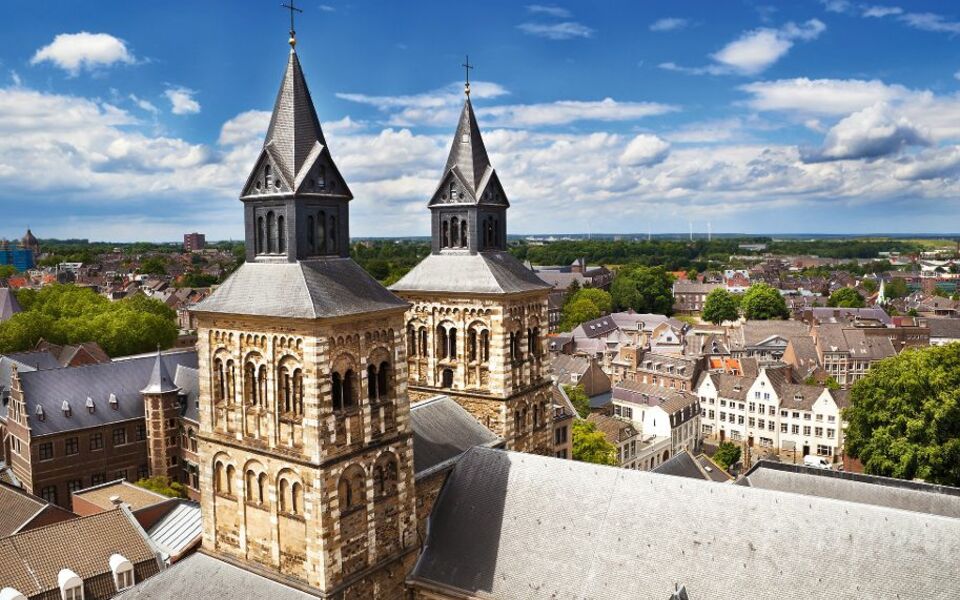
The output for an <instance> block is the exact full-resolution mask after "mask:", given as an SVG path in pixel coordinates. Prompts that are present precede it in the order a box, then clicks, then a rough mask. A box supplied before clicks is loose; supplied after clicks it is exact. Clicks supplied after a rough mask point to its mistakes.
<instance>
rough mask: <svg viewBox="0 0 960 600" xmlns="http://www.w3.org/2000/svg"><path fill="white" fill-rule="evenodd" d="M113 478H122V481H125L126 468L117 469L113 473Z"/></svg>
mask: <svg viewBox="0 0 960 600" xmlns="http://www.w3.org/2000/svg"><path fill="white" fill-rule="evenodd" d="M113 478H114V480H117V479H123V480H124V481H126V479H127V470H126V469H121V470H119V471H117V472H116V473H114V474H113Z"/></svg>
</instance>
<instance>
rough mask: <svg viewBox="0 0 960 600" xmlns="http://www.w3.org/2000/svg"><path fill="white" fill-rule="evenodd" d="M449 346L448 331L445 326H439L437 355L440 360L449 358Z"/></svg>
mask: <svg viewBox="0 0 960 600" xmlns="http://www.w3.org/2000/svg"><path fill="white" fill-rule="evenodd" d="M449 349H450V348H449V346H448V345H447V330H446V329H445V328H444V326H443V325H438V326H437V355H438V357H439V358H441V359H443V358H447V356H448V354H447V352H448V351H449Z"/></svg>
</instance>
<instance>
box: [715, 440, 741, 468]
mask: <svg viewBox="0 0 960 600" xmlns="http://www.w3.org/2000/svg"><path fill="white" fill-rule="evenodd" d="M739 460H740V446H738V445H736V444H734V443H733V442H720V445H719V446H717V451H716V452H715V453H714V455H713V462H715V463H717V464H718V465H720V466H721V467H722V468H723V469H724V470H729V469H730V467H732V466H733V465H735V464H737V462H738V461H739Z"/></svg>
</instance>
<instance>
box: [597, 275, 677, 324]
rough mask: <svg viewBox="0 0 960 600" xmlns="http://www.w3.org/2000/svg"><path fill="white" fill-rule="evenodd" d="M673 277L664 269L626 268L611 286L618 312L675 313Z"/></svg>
mask: <svg viewBox="0 0 960 600" xmlns="http://www.w3.org/2000/svg"><path fill="white" fill-rule="evenodd" d="M672 286H673V278H672V277H671V276H670V274H669V273H667V271H666V270H665V269H664V268H663V267H634V268H623V269H621V270H620V272H618V273H617V276H616V278H614V280H613V285H611V286H610V295H611V296H612V298H613V305H614V307H615V308H616V309H617V310H626V309H632V310H635V311H637V312H640V313H655V314H661V315H672V314H673V291H672Z"/></svg>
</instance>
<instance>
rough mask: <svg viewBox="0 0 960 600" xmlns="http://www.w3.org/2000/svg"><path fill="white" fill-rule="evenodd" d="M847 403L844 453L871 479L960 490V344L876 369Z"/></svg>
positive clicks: (903, 356) (911, 355)
mask: <svg viewBox="0 0 960 600" xmlns="http://www.w3.org/2000/svg"><path fill="white" fill-rule="evenodd" d="M849 400H850V404H849V406H848V407H847V408H846V409H844V411H843V418H844V420H845V421H846V422H847V428H846V432H845V438H846V451H847V453H848V454H849V455H850V456H853V457H855V458H859V459H860V461H861V462H862V463H863V466H864V470H865V471H866V472H867V473H871V474H874V475H885V476H889V477H898V478H901V479H914V478H920V479H923V480H925V481H929V482H931V483H937V484H944V485H953V486H956V485H960V344H948V345H946V346H934V347H929V348H922V349H917V350H908V351H905V352H903V353H901V354H899V355H898V356H895V357H892V358H888V359H885V360H882V361H880V362H879V363H877V364H874V365H873V366H872V367H871V368H870V371H869V372H868V373H867V375H866V376H865V377H864V378H863V379H861V380H860V381H858V382H856V383H855V384H854V385H853V387H852V389H851V390H850V398H849Z"/></svg>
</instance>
